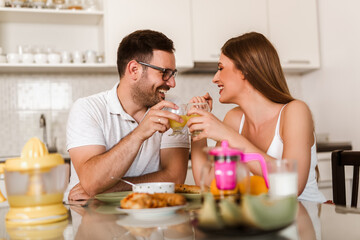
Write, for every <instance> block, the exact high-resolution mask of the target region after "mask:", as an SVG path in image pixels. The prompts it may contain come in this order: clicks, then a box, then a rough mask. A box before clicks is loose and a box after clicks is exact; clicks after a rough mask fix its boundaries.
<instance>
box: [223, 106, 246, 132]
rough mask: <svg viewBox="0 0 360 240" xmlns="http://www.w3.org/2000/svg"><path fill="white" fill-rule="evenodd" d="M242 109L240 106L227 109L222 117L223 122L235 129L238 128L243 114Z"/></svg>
mask: <svg viewBox="0 0 360 240" xmlns="http://www.w3.org/2000/svg"><path fill="white" fill-rule="evenodd" d="M243 113H244V112H243V110H242V109H241V108H240V107H235V108H233V109H231V110H230V111H228V112H227V113H226V115H225V118H224V123H225V124H227V125H229V126H230V127H232V128H233V129H235V130H238V129H239V126H240V121H241V118H242V115H243Z"/></svg>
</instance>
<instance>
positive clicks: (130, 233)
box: [0, 200, 360, 240]
mask: <svg viewBox="0 0 360 240" xmlns="http://www.w3.org/2000/svg"><path fill="white" fill-rule="evenodd" d="M199 206H200V205H199V203H191V204H190V205H188V207H187V208H186V209H185V210H180V211H179V212H177V213H176V214H175V215H172V216H170V217H169V218H166V219H161V218H154V219H151V220H134V219H133V218H131V217H129V216H127V215H124V214H122V213H120V212H118V211H117V210H116V207H117V206H116V205H108V204H104V203H102V202H100V201H98V200H90V201H88V202H87V203H86V205H85V206H81V204H80V203H77V204H74V205H71V206H70V205H66V207H67V208H68V209H69V218H68V220H67V221H65V222H60V223H57V224H53V225H52V226H48V227H46V226H45V227H44V225H43V226H42V227H32V228H26V229H25V228H18V229H17V233H18V234H22V235H23V236H25V235H26V234H27V233H29V229H31V230H32V231H31V234H34V235H33V236H44V234H47V235H48V234H51V235H56V234H57V235H58V236H57V238H55V239H66V240H69V239H77V240H81V239H86V240H88V239H114V240H115V239H125V240H127V239H128V240H130V239H131V240H135V239H144V240H145V239H146V240H155V239H156V240H165V239H166V240H170V239H173V240H179V239H181V240H190V239H240V238H241V239H282V240H283V239H306V240H307V239H327V240H328V239H330V240H331V239H360V228H356V227H352V226H354V225H353V224H354V223H357V222H360V211H359V210H358V209H350V208H344V207H338V206H335V205H332V204H317V203H312V202H299V210H298V213H297V217H296V221H295V222H294V223H293V224H292V225H290V226H289V227H286V228H285V229H282V230H280V231H275V232H267V233H264V232H263V233H261V232H258V233H255V234H253V235H252V236H241V232H239V233H238V234H236V235H235V236H225V235H226V234H206V233H204V232H202V231H200V230H199V229H197V227H195V226H194V221H193V220H192V219H193V216H194V211H196V209H197V208H198V207H199ZM8 209H9V208H8V206H6V204H2V205H0V217H1V219H0V238H2V239H10V233H12V232H8V231H7V230H8V229H6V226H5V220H4V219H5V215H6V213H7V211H8ZM24 239H25V238H24ZM28 239H32V238H28ZM34 239H35V238H34ZM36 239H42V238H41V237H40V238H36Z"/></svg>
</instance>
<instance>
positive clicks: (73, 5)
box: [68, 0, 83, 10]
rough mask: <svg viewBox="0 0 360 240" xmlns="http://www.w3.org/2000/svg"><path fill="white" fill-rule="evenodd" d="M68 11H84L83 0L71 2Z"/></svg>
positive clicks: (70, 0)
mask: <svg viewBox="0 0 360 240" xmlns="http://www.w3.org/2000/svg"><path fill="white" fill-rule="evenodd" d="M68 9H74V10H81V9H83V5H82V1H81V0H69V5H68Z"/></svg>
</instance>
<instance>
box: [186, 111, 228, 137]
mask: <svg viewBox="0 0 360 240" xmlns="http://www.w3.org/2000/svg"><path fill="white" fill-rule="evenodd" d="M191 114H196V115H200V116H197V117H191V118H189V120H188V121H187V125H188V128H189V131H190V132H194V131H201V132H200V133H199V134H198V135H197V136H194V137H193V138H192V140H193V141H197V140H200V139H203V138H211V139H213V140H215V141H221V140H223V139H225V136H227V134H228V133H230V131H233V130H232V129H231V128H230V127H229V126H227V125H225V124H224V123H223V122H222V121H220V120H219V119H218V118H217V117H215V116H214V115H213V114H212V113H210V112H207V111H204V110H202V109H195V108H194V109H192V110H191V111H190V112H188V115H191Z"/></svg>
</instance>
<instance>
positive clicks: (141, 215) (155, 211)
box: [116, 204, 186, 221]
mask: <svg viewBox="0 0 360 240" xmlns="http://www.w3.org/2000/svg"><path fill="white" fill-rule="evenodd" d="M184 207H186V204H185V205H181V206H174V207H162V208H143V209H124V208H121V207H117V208H116V210H118V211H120V212H124V213H127V214H128V215H130V216H132V217H134V218H137V219H144V220H146V219H147V220H151V221H153V220H154V218H157V217H162V218H165V217H171V216H172V215H174V214H175V212H176V211H177V210H179V209H181V208H184Z"/></svg>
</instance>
